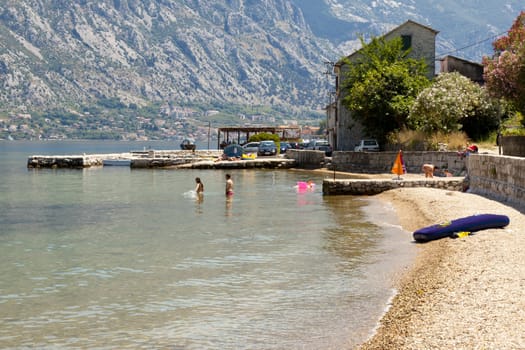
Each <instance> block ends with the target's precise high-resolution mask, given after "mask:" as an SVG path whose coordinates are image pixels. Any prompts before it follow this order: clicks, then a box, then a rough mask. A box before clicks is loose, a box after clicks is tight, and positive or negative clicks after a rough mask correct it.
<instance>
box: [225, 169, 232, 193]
mask: <svg viewBox="0 0 525 350" xmlns="http://www.w3.org/2000/svg"><path fill="white" fill-rule="evenodd" d="M226 196H233V180H232V176H231V175H230V174H226Z"/></svg>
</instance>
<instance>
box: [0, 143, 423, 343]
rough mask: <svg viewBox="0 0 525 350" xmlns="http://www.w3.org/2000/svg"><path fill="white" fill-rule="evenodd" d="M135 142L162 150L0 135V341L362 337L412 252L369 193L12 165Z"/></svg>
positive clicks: (257, 176) (254, 173)
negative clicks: (199, 185)
mask: <svg viewBox="0 0 525 350" xmlns="http://www.w3.org/2000/svg"><path fill="white" fill-rule="evenodd" d="M143 147H152V148H154V149H176V148H177V146H176V145H174V144H169V143H143V144H142V143H123V142H18V141H15V142H8V141H0V178H1V181H0V347H1V348H3V349H26V348H39V349H87V348H89V349H141V348H143V349H352V348H354V347H355V346H356V345H357V344H359V343H361V342H362V341H364V340H365V339H366V338H367V337H368V336H369V335H370V333H371V332H372V330H373V329H374V326H375V325H376V322H377V321H378V319H379V318H380V316H381V314H382V313H383V311H384V309H385V307H386V305H387V302H388V300H389V298H390V297H391V296H392V293H393V290H392V287H391V285H392V283H391V277H392V276H393V275H394V274H395V273H396V272H397V271H399V270H400V269H401V268H402V267H403V266H405V265H406V264H408V263H409V262H410V260H411V258H412V256H413V253H414V252H413V250H414V247H413V245H411V244H410V237H409V233H407V232H404V231H402V230H401V229H399V227H398V226H396V218H395V217H394V215H393V211H392V209H391V208H389V207H388V206H385V205H384V204H382V203H378V202H375V201H371V200H370V199H363V198H356V197H350V196H348V197H347V196H337V197H324V196H323V195H322V192H321V183H322V177H316V176H312V175H311V174H309V173H305V172H295V171H286V170H275V171H274V170H272V171H264V170H248V171H246V170H232V171H231V174H232V177H233V180H234V183H235V195H234V196H233V199H232V200H227V199H226V198H225V196H224V183H225V181H224V175H225V172H223V171H220V170H199V171H197V170H161V169H156V170H131V169H129V168H125V167H104V168H102V167H100V168H91V169H84V170H70V169H67V170H66V169H58V170H50V169H41V170H28V169H27V168H26V161H27V157H28V156H30V155H33V154H80V153H84V152H85V153H111V152H127V151H130V150H137V149H143ZM196 176H199V177H201V179H202V181H203V182H204V185H205V194H204V197H203V199H202V200H198V199H196V198H194V197H192V196H190V195H188V191H190V190H192V189H194V187H195V183H194V178H195V177H196ZM308 178H311V179H313V180H314V181H315V182H316V183H317V184H318V186H317V187H316V188H315V190H314V191H310V192H304V193H298V192H297V191H296V190H295V189H294V187H293V186H294V185H295V184H296V182H297V181H304V180H306V179H308Z"/></svg>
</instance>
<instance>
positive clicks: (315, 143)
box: [305, 140, 332, 157]
mask: <svg viewBox="0 0 525 350" xmlns="http://www.w3.org/2000/svg"><path fill="white" fill-rule="evenodd" d="M305 149H312V150H316V151H324V153H325V155H326V156H327V157H331V156H332V146H330V144H329V143H328V141H326V140H312V141H310V142H309V143H308V145H307V146H306V148H305Z"/></svg>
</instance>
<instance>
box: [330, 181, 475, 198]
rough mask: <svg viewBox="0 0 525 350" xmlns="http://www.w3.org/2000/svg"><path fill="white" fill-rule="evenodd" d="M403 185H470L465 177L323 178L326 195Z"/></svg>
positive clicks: (458, 188) (367, 192) (454, 187)
mask: <svg viewBox="0 0 525 350" xmlns="http://www.w3.org/2000/svg"><path fill="white" fill-rule="evenodd" d="M403 187H430V188H439V189H444V190H449V191H463V190H465V188H466V187H468V183H467V182H466V180H465V178H464V177H433V178H412V179H403V178H402V179H400V180H398V179H397V178H394V179H342V180H338V179H336V180H333V179H325V180H323V194H324V195H357V196H362V195H375V194H378V193H381V192H384V191H388V190H392V189H396V188H403Z"/></svg>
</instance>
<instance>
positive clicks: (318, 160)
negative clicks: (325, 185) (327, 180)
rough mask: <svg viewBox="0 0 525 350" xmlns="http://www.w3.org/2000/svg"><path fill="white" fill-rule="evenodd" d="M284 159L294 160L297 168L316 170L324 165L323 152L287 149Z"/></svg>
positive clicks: (324, 156) (324, 157)
mask: <svg viewBox="0 0 525 350" xmlns="http://www.w3.org/2000/svg"><path fill="white" fill-rule="evenodd" d="M286 158H288V159H293V160H295V164H296V166H297V167H298V168H302V169H317V168H322V167H323V166H324V165H325V159H326V155H325V153H324V152H323V151H314V150H305V149H288V150H286Z"/></svg>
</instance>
